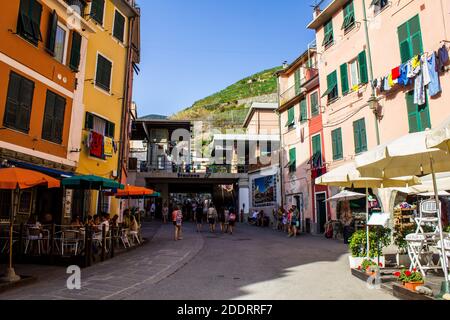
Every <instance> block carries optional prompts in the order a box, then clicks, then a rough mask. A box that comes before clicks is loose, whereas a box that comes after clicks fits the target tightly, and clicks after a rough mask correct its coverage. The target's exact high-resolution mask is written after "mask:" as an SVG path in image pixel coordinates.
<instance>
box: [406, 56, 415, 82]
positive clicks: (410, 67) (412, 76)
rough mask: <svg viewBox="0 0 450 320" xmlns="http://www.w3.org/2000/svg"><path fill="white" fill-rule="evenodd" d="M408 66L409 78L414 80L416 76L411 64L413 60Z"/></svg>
mask: <svg viewBox="0 0 450 320" xmlns="http://www.w3.org/2000/svg"><path fill="white" fill-rule="evenodd" d="M406 65H407V74H406V75H407V77H408V78H409V79H412V78H414V77H415V76H416V75H415V74H414V72H413V67H412V62H411V60H409V61H408V62H407V63H406Z"/></svg>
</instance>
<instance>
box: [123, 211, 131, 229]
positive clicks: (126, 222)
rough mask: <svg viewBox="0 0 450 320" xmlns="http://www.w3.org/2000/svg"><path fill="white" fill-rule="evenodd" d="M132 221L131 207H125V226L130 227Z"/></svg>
mask: <svg viewBox="0 0 450 320" xmlns="http://www.w3.org/2000/svg"><path fill="white" fill-rule="evenodd" d="M130 222H131V221H130V209H125V211H124V212H123V223H122V224H123V227H124V228H129V227H130Z"/></svg>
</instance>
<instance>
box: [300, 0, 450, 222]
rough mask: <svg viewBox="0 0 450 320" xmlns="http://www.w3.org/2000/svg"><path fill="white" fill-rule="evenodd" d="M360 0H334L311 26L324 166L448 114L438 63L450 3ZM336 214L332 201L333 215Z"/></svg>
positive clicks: (445, 76)
mask: <svg viewBox="0 0 450 320" xmlns="http://www.w3.org/2000/svg"><path fill="white" fill-rule="evenodd" d="M363 2H364V1H362V0H354V1H348V0H335V1H332V2H331V3H330V4H329V5H328V7H326V8H325V9H324V10H323V11H320V12H316V13H315V17H314V19H313V21H312V22H311V23H310V24H309V25H308V28H310V29H313V30H315V31H316V42H317V54H318V69H319V70H320V73H319V78H320V89H321V92H323V94H322V96H321V105H322V106H323V111H324V113H323V115H322V116H323V118H322V121H323V137H324V144H325V148H324V150H325V157H324V158H325V159H327V161H326V162H325V165H326V167H327V170H330V169H334V168H336V167H339V166H341V165H343V164H345V163H347V162H349V161H352V160H353V159H354V158H355V156H356V155H358V154H361V153H364V152H365V151H367V150H370V149H372V148H374V147H375V146H377V145H378V144H381V143H386V142H389V141H391V140H393V139H395V138H398V137H400V136H403V135H406V134H408V133H412V132H417V131H423V130H426V129H428V128H435V127H437V126H439V125H440V124H441V123H442V122H443V121H444V120H445V119H446V118H448V117H449V116H450V107H449V102H450V77H449V75H450V74H449V72H448V67H447V66H443V67H442V68H441V67H439V68H438V69H439V70H438V71H437V72H436V69H434V64H433V61H434V59H435V57H439V56H440V55H439V49H441V51H440V54H443V53H445V52H448V49H447V48H448V47H449V44H450V42H449V40H450V38H449V35H450V30H449V28H450V15H449V14H448V13H449V12H450V3H449V2H448V1H440V0H437V1H429V0H428V1H427V0H408V1H406V0H404V1H402V0H400V1H386V0H379V1H370V0H366V1H365V8H364V6H363ZM364 9H365V10H364ZM364 11H365V13H366V16H367V34H368V37H366V30H365V19H364ZM367 38H368V40H367ZM443 46H444V47H443ZM369 49H370V50H369ZM436 53H438V54H436ZM417 56H419V58H421V59H424V60H423V61H424V62H423V63H422V64H420V63H417V60H416V59H415V57H417ZM444 57H445V54H444ZM426 66H428V67H429V68H428V70H426ZM432 68H433V69H434V71H433V72H432ZM372 70H373V72H372ZM421 75H422V76H424V77H423V79H424V81H426V83H428V82H430V83H429V84H428V85H427V86H425V87H424V86H423V84H421V82H418V83H419V84H418V85H416V81H419V80H417V79H418V76H421ZM428 75H430V76H431V79H430V78H428V80H427V77H428ZM380 83H381V85H380ZM423 88H425V89H423ZM421 92H423V94H422V93H421ZM331 191H332V194H335V193H337V192H338V191H339V190H338V189H337V188H332V189H331ZM374 192H375V193H376V190H374ZM385 209H386V208H385ZM336 211H337V210H336V207H335V206H332V207H331V214H330V216H331V218H332V219H335V218H337V217H338V214H337V213H336Z"/></svg>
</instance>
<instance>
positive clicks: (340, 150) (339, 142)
mask: <svg viewBox="0 0 450 320" xmlns="http://www.w3.org/2000/svg"><path fill="white" fill-rule="evenodd" d="M338 130H339V131H338V135H337V145H338V154H337V156H338V158H337V159H342V158H344V150H343V146H342V129H341V128H339V129H338Z"/></svg>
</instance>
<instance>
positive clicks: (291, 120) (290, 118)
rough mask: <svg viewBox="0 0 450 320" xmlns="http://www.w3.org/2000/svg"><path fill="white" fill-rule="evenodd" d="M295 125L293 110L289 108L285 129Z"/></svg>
mask: <svg viewBox="0 0 450 320" xmlns="http://www.w3.org/2000/svg"><path fill="white" fill-rule="evenodd" d="M294 123H295V110H294V108H290V109H289V110H288V121H287V123H286V127H290V126H292V125H293V124H294Z"/></svg>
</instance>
